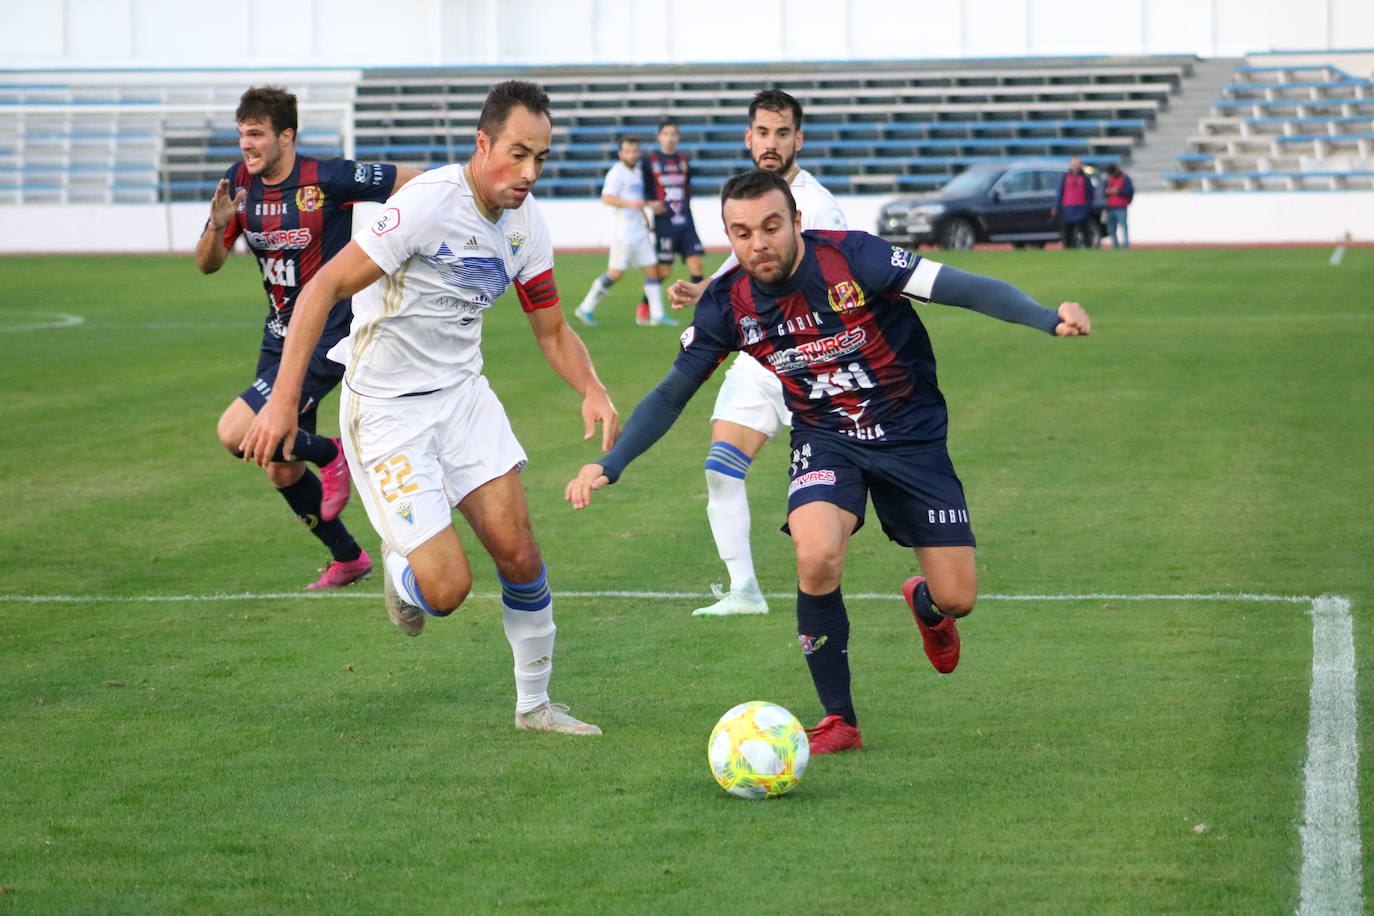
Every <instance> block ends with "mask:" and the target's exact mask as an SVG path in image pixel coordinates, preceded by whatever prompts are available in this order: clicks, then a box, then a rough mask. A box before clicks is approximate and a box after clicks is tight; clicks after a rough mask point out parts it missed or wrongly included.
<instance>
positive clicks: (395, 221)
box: [372, 207, 401, 235]
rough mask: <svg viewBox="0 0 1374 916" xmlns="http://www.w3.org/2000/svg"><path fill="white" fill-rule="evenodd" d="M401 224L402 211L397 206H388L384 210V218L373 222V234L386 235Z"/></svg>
mask: <svg viewBox="0 0 1374 916" xmlns="http://www.w3.org/2000/svg"><path fill="white" fill-rule="evenodd" d="M399 225H401V211H400V210H398V209H396V208H395V207H387V208H386V209H385V210H383V211H382V218H381V219H379V220H377V221H376V222H375V223H373V224H372V234H373V235H386V234H387V233H388V232H390V231H391V230H392V229H395V228H396V227H397V226H399Z"/></svg>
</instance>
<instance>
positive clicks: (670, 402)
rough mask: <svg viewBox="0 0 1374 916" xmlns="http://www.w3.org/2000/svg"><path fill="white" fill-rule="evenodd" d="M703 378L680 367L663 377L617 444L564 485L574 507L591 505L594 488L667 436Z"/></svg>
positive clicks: (608, 481) (611, 480) (609, 480)
mask: <svg viewBox="0 0 1374 916" xmlns="http://www.w3.org/2000/svg"><path fill="white" fill-rule="evenodd" d="M703 381H704V379H695V378H692V377H691V376H690V375H688V374H687V373H685V372H683V371H682V370H681V369H678V368H676V367H674V368H672V369H669V370H668V374H667V375H666V376H665V377H664V379H663V381H661V382H659V383H658V385H657V387H655V388H654V390H653V391H650V392H649V393H648V394H646V395H645V396H644V399H643V400H642V401H640V402H639V403H638V404H637V405H635V409H634V411H633V412H632V413H631V414H630V419H629V420H627V421H625V431H624V433H623V434H621V436H620V438H619V439H618V440H616V443H615V447H614V448H612V449H611V450H610V451H608V452H607V453H606V454H605V455H603V456H602V457H601V460H600V461H599V462H596V463H594V464H587V465H583V466H582V470H580V471H579V472H578V473H577V476H576V477H574V478H573V479H572V480H571V481H570V482H569V483H568V486H567V487H566V488H565V489H564V491H563V498H564V499H566V500H567V501H568V502H570V503H572V505H573V508H574V509H583V508H586V507H587V506H588V505H590V504H591V499H592V491H593V490H599V489H601V488H602V487H604V486H606V485H608V484H612V483H615V482H616V481H617V480H619V479H620V474H621V472H623V471H624V470H625V466H626V465H628V464H629V463H630V462H631V461H633V460H634V459H635V458H637V457H639V456H640V455H642V454H644V453H645V452H647V451H648V450H649V447H650V446H652V445H653V444H654V443H655V442H657V441H658V440H659V439H660V438H662V437H663V434H664V433H666V432H667V431H668V430H669V429H670V428H671V427H672V425H673V423H674V422H676V421H677V418H678V416H679V415H681V413H682V408H684V407H686V406H687V402H688V401H690V400H691V399H692V395H694V394H696V392H697V389H698V388H700V387H701V384H702V382H703Z"/></svg>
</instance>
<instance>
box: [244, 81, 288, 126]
mask: <svg viewBox="0 0 1374 916" xmlns="http://www.w3.org/2000/svg"><path fill="white" fill-rule="evenodd" d="M259 118H266V119H267V120H268V121H270V122H271V123H272V131H273V133H276V134H281V133H283V132H285V131H286V130H288V129H289V130H291V131H294V132H296V133H300V131H299V129H298V128H297V127H296V96H295V95H294V94H292V93H290V92H287V91H286V88H285V87H283V86H254V87H252V88H251V89H249V90H248V91H247V92H245V93H244V94H243V95H242V96H240V97H239V107H238V108H237V109H236V110H235V111H234V121H235V123H240V122H243V121H256V120H258V119H259Z"/></svg>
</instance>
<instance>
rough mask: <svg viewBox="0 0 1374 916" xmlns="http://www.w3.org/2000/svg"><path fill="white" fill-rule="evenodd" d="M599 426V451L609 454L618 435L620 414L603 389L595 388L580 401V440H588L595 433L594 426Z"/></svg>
mask: <svg viewBox="0 0 1374 916" xmlns="http://www.w3.org/2000/svg"><path fill="white" fill-rule="evenodd" d="M598 423H600V424H601V451H603V452H609V451H610V450H611V446H612V445H615V440H616V437H617V436H619V435H620V414H618V413H616V411H615V405H614V404H612V403H611V396H610V395H609V394H607V393H606V389H605V388H597V389H594V390H593V391H591V392H589V393H588V394H587V396H586V397H584V398H583V399H582V438H583V440H584V441H585V440H587V439H590V438H591V437H592V436H593V435H594V434H595V433H596V424H598Z"/></svg>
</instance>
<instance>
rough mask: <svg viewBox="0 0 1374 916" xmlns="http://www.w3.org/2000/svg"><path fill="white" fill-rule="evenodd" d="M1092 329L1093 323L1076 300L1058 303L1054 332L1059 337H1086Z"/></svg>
mask: <svg viewBox="0 0 1374 916" xmlns="http://www.w3.org/2000/svg"><path fill="white" fill-rule="evenodd" d="M1092 329H1093V323H1092V320H1091V319H1090V318H1088V313H1087V312H1085V311H1083V306H1081V305H1079V304H1078V303H1077V302H1061V303H1060V304H1059V324H1057V325H1056V326H1055V328H1054V333H1055V334H1057V335H1058V336H1060V337H1086V336H1087V335H1088V334H1089V333H1090V332H1091V331H1092Z"/></svg>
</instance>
